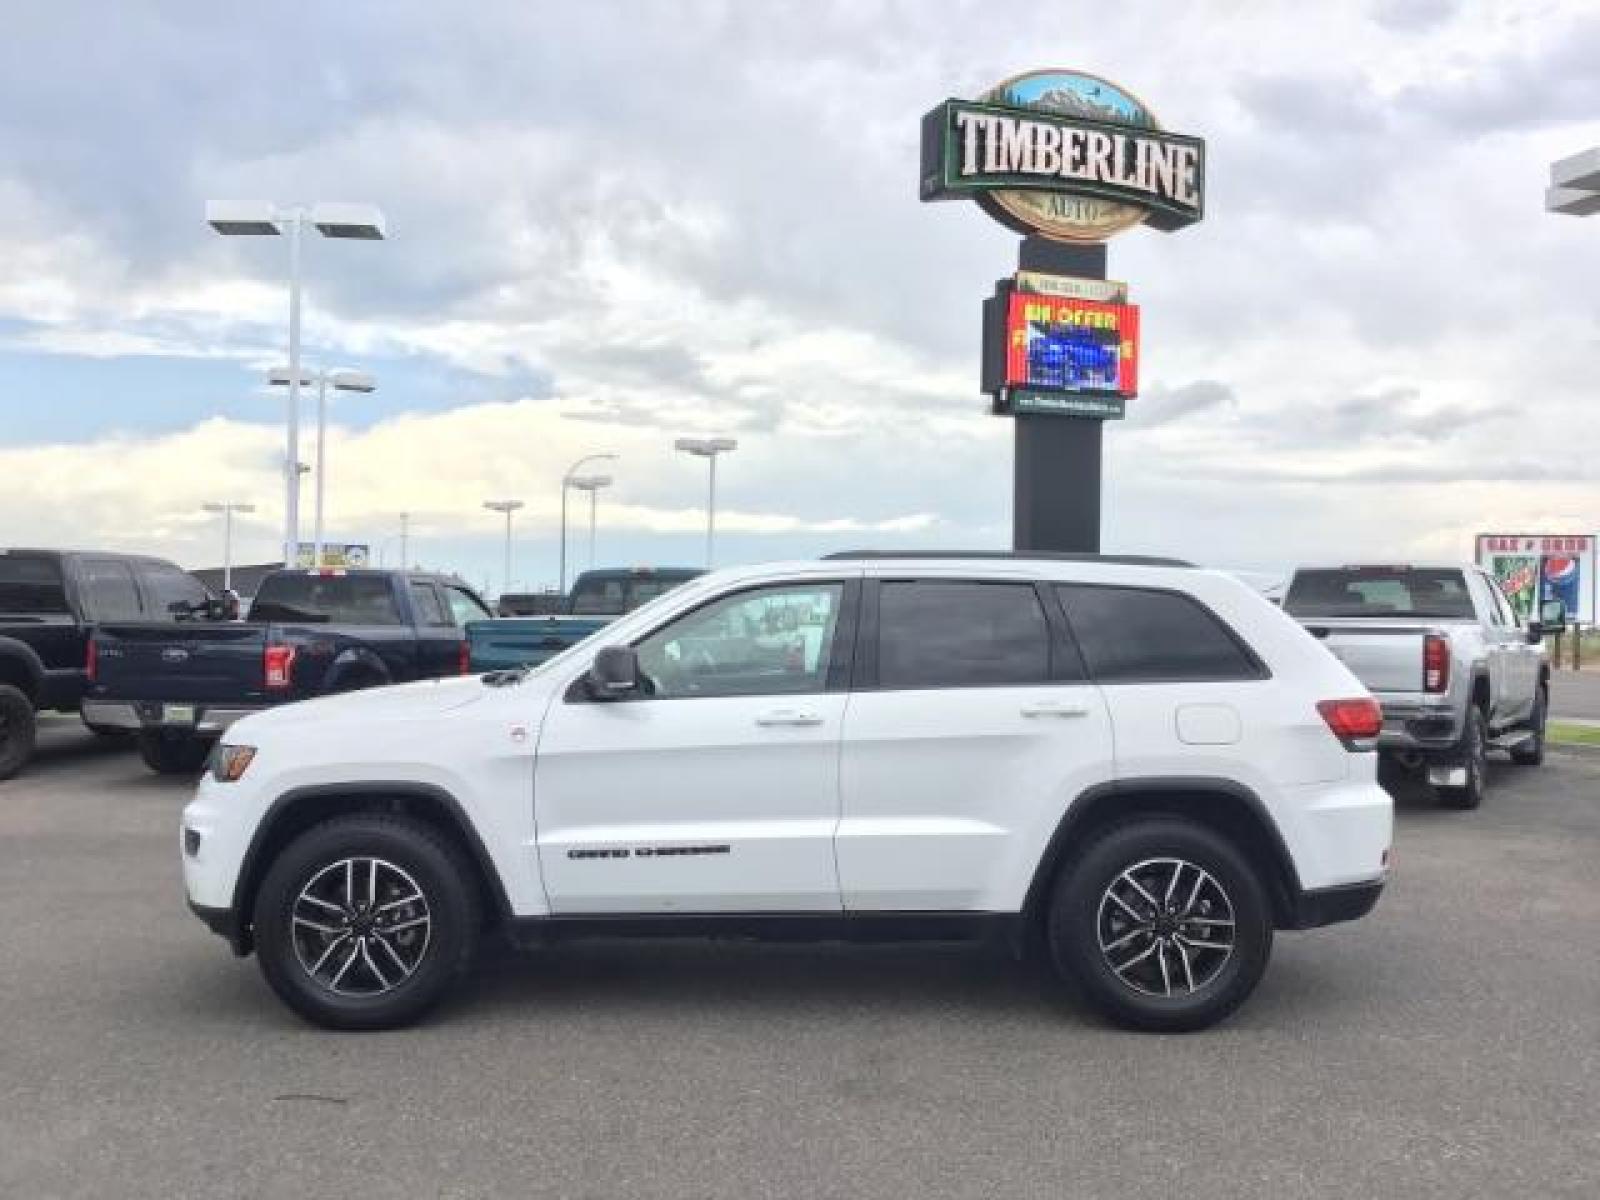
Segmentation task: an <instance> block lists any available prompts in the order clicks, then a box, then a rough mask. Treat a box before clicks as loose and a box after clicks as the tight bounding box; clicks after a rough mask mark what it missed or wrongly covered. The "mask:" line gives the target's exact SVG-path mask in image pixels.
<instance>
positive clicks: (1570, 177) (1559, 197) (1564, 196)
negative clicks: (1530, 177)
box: [1544, 146, 1600, 217]
mask: <svg viewBox="0 0 1600 1200" xmlns="http://www.w3.org/2000/svg"><path fill="white" fill-rule="evenodd" d="M1544 207H1545V211H1546V212H1553V213H1561V214H1563V215H1564V216H1569V217H1592V216H1594V215H1595V213H1600V146H1595V147H1594V148H1593V149H1590V150H1585V151H1584V152H1583V153H1582V154H1574V155H1573V156H1572V157H1571V158H1563V159H1560V160H1558V161H1556V162H1553V163H1551V164H1550V186H1549V187H1548V188H1546V189H1545V193H1544Z"/></svg>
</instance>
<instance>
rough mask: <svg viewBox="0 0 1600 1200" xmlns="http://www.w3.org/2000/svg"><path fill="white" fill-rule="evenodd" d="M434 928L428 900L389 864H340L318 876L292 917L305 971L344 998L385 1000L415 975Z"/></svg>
mask: <svg viewBox="0 0 1600 1200" xmlns="http://www.w3.org/2000/svg"><path fill="white" fill-rule="evenodd" d="M432 924H433V917H432V913H431V912H430V910H429V908H428V900H427V897H426V896H425V895H424V894H423V891H422V889H421V888H420V887H418V886H417V882H416V880H415V879H413V878H412V877H411V876H410V875H409V874H408V873H407V872H405V871H404V870H402V869H401V868H400V867H397V866H396V865H395V864H394V863H392V862H389V861H388V860H387V859H382V858H370V857H352V858H341V859H339V860H337V861H336V862H332V863H329V864H328V865H327V866H325V867H323V868H322V869H321V870H319V871H317V873H316V874H315V875H313V876H312V877H311V879H310V881H309V882H307V883H306V885H305V886H304V887H303V888H301V889H300V893H299V895H297V896H296V897H295V901H294V905H293V907H292V909H291V910H290V925H291V937H292V940H293V942H294V952H295V957H296V958H297V959H298V960H299V963H300V967H301V969H302V970H304V971H305V973H306V974H307V975H309V976H310V977H311V979H312V980H313V981H314V982H316V983H317V984H318V985H319V986H321V987H323V988H325V989H327V990H328V991H330V992H333V993H334V994H335V995H339V996H350V997H356V998H361V997H370V996H381V995H383V994H385V993H386V992H390V991H392V990H394V989H395V988H397V987H399V986H400V985H401V984H402V983H404V982H405V981H406V980H407V979H410V978H411V976H412V975H413V974H415V972H416V970H417V968H418V966H420V965H421V963H422V960H423V958H424V957H426V955H427V953H428V943H429V940H430V934H431V929H432Z"/></svg>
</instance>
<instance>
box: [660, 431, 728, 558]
mask: <svg viewBox="0 0 1600 1200" xmlns="http://www.w3.org/2000/svg"><path fill="white" fill-rule="evenodd" d="M673 446H674V447H676V448H677V449H679V450H681V451H683V452H684V453H685V454H692V455H694V456H695V457H696V458H703V459H705V460H706V461H707V462H708V463H709V464H710V467H711V472H710V476H711V480H710V490H709V493H708V495H707V497H706V569H707V570H709V569H710V568H711V564H712V561H713V556H714V554H715V549H716V540H717V455H719V454H727V453H729V452H730V451H733V450H737V449H738V448H739V441H738V439H737V438H729V437H718V438H686V437H684V438H679V439H678V440H677V441H676V442H674V443H673Z"/></svg>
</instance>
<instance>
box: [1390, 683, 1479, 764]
mask: <svg viewBox="0 0 1600 1200" xmlns="http://www.w3.org/2000/svg"><path fill="white" fill-rule="evenodd" d="M1441 699H1442V698H1441ZM1378 704H1379V706H1380V707H1381V708H1382V709H1383V732H1381V733H1380V734H1379V735H1378V749H1380V750H1397V751H1414V752H1418V753H1423V754H1427V753H1430V752H1432V753H1438V752H1448V751H1451V750H1454V748H1455V745H1456V743H1457V742H1459V741H1460V740H1461V726H1462V720H1463V716H1464V713H1463V711H1461V710H1458V709H1457V708H1456V706H1454V705H1452V704H1450V703H1449V702H1448V701H1445V702H1443V703H1425V702H1421V701H1418V700H1413V699H1410V698H1398V697H1393V696H1379V697H1378Z"/></svg>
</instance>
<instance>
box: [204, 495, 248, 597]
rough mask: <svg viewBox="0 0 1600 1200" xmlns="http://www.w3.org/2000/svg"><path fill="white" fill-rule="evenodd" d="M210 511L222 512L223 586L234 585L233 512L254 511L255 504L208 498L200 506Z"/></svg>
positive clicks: (225, 589) (226, 587)
mask: <svg viewBox="0 0 1600 1200" xmlns="http://www.w3.org/2000/svg"><path fill="white" fill-rule="evenodd" d="M200 507H201V508H203V509H205V511H206V512H208V513H221V514H222V588H223V590H224V591H228V590H229V589H231V588H232V587H233V514H234V513H236V512H238V513H253V512H255V510H256V506H255V505H254V504H240V503H239V502H237V501H235V500H221V501H213V500H208V501H206V502H205V503H204V504H202V505H201V506H200Z"/></svg>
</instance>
